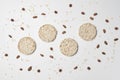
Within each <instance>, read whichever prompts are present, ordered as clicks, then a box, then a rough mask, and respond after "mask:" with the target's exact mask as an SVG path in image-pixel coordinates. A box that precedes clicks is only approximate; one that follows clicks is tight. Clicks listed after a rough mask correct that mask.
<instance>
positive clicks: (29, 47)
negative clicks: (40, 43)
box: [18, 37, 36, 55]
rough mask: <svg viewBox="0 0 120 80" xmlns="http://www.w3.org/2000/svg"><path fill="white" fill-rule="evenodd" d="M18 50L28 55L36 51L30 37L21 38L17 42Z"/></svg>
mask: <svg viewBox="0 0 120 80" xmlns="http://www.w3.org/2000/svg"><path fill="white" fill-rule="evenodd" d="M18 49H19V51H20V52H21V53H23V54H26V55H30V54H32V53H33V52H34V51H35V49H36V43H35V41H34V40H33V39H32V38H31V37H23V38H21V39H20V40H19V42H18Z"/></svg>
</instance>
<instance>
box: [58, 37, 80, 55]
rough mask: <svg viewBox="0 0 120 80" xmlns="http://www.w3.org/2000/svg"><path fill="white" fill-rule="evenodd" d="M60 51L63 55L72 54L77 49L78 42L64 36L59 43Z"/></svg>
mask: <svg viewBox="0 0 120 80" xmlns="http://www.w3.org/2000/svg"><path fill="white" fill-rule="evenodd" d="M60 51H61V53H62V54H63V55H65V56H73V55H75V54H76V53H77V51H78V43H77V42H76V41H75V40H74V39H71V38H66V39H64V40H63V41H62V42H61V44H60Z"/></svg>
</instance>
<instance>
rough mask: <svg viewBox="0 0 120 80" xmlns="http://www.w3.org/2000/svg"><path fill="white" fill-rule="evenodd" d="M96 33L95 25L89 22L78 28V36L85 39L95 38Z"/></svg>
mask: <svg viewBox="0 0 120 80" xmlns="http://www.w3.org/2000/svg"><path fill="white" fill-rule="evenodd" d="M96 35H97V29H96V26H95V25H93V24H91V23H85V24H83V25H81V26H80V28H79V36H80V37H81V38H82V39H83V40H86V41H91V40H93V39H95V37H96Z"/></svg>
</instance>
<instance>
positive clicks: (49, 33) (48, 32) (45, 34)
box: [38, 24, 57, 42]
mask: <svg viewBox="0 0 120 80" xmlns="http://www.w3.org/2000/svg"><path fill="white" fill-rule="evenodd" d="M38 34H39V37H40V39H41V40H43V41H45V42H52V41H54V40H55V38H56V36H57V30H56V28H55V27H54V26H53V25H51V24H45V25H43V26H42V27H40V29H39V32H38Z"/></svg>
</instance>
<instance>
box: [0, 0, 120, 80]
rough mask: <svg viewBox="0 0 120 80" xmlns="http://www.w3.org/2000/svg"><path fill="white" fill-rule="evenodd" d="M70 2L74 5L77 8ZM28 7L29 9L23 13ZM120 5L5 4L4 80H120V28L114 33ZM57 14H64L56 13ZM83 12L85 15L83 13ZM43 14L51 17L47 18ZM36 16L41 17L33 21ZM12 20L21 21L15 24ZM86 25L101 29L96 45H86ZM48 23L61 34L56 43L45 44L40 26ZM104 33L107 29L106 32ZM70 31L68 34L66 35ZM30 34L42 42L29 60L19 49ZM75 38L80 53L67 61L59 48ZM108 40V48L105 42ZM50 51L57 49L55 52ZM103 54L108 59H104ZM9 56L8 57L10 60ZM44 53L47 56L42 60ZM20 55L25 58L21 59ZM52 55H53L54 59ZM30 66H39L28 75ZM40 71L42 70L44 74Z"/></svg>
mask: <svg viewBox="0 0 120 80" xmlns="http://www.w3.org/2000/svg"><path fill="white" fill-rule="evenodd" d="M70 3H71V4H72V5H73V6H72V7H71V8H70V7H69V4H70ZM22 7H24V8H25V9H26V10H25V11H22V10H21V8H22ZM119 7H120V1H119V0H0V80H120V76H119V74H120V69H119V68H120V61H119V59H120V53H119V52H120V41H119V40H118V41H116V42H114V38H120V30H117V31H116V30H114V27H115V26H117V27H119V28H120V9H119ZM55 10H56V11H58V14H54V11H55ZM82 11H84V12H85V15H81V12H82ZM42 12H44V13H46V15H45V16H42V15H41V13H42ZM95 12H97V13H98V15H97V16H96V17H94V20H93V21H92V20H90V19H89V17H90V16H93V13H95ZM34 15H37V16H38V18H37V19H33V18H32V17H33V16H34ZM11 18H13V19H14V20H15V21H14V22H11V21H10V19H11ZM105 19H108V20H109V23H106V22H105ZM86 22H90V23H92V24H94V25H95V26H96V27H97V36H96V38H95V39H94V40H93V41H88V42H87V41H84V40H82V39H81V38H80V37H79V35H78V29H79V27H80V25H82V24H83V23H86ZM48 23H49V24H52V25H54V26H55V28H56V29H57V31H58V34H57V38H56V40H55V41H54V42H51V43H45V42H43V41H42V40H41V39H40V38H39V37H38V30H39V28H40V26H42V25H44V24H48ZM63 24H65V25H66V26H67V28H66V29H64V28H63V26H62V25H63ZM21 26H22V27H24V29H25V30H24V31H22V30H21V29H20V27H21ZM103 29H106V31H107V32H106V34H104V33H103V31H102V30H103ZM64 30H65V31H66V32H67V33H66V34H64V35H63V34H62V31H64ZM9 34H10V35H12V37H13V38H12V39H11V38H9V37H8V35H9ZM25 36H30V37H32V38H33V39H34V40H35V41H36V44H37V48H36V51H35V52H34V53H33V54H32V55H29V56H26V55H24V54H22V53H20V52H19V51H18V48H17V43H18V41H19V39H20V38H22V37H25ZM69 37H70V38H73V39H75V40H76V41H77V42H78V44H79V50H78V52H77V54H76V55H75V56H73V57H66V56H64V55H62V54H61V53H60V50H59V45H60V42H61V41H62V40H63V39H64V38H69ZM105 40H106V41H107V42H108V45H105V44H104V41H105ZM97 44H100V48H99V49H96V45H97ZM50 47H53V48H54V50H53V51H50V49H49V48H50ZM102 51H104V52H106V55H102V54H101V52H102ZM5 53H7V54H8V57H5V56H4V54H5ZM40 53H42V54H44V55H45V57H43V58H42V57H40ZM17 55H20V56H21V57H20V59H18V60H17V59H16V56H17ZM49 55H53V56H54V59H51V58H49ZM97 59H100V60H101V63H98V62H97ZM29 66H32V67H33V68H32V71H27V68H28V67H29ZM75 66H78V69H77V70H74V69H73V68H74V67H75ZM88 66H90V67H91V70H90V71H88V70H87V67H88ZM19 68H23V71H20V70H19ZM60 68H61V69H62V70H63V71H62V72H61V73H60V72H59V71H58V70H59V69H60ZM37 69H40V70H41V72H40V73H38V72H37Z"/></svg>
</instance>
